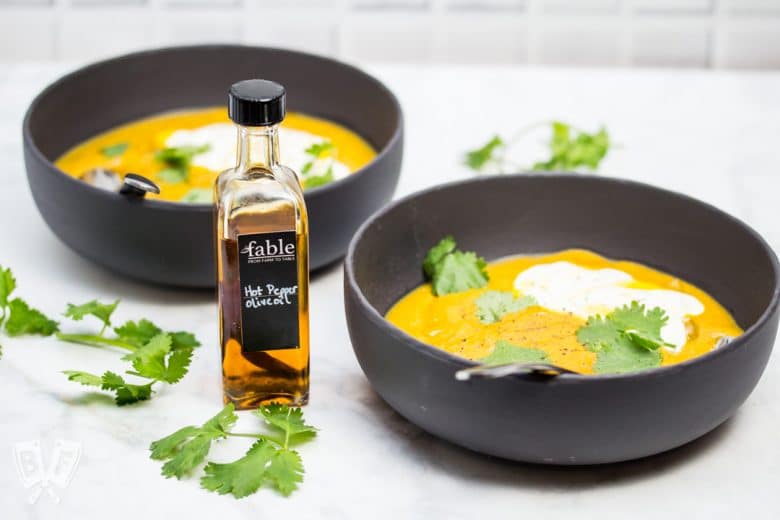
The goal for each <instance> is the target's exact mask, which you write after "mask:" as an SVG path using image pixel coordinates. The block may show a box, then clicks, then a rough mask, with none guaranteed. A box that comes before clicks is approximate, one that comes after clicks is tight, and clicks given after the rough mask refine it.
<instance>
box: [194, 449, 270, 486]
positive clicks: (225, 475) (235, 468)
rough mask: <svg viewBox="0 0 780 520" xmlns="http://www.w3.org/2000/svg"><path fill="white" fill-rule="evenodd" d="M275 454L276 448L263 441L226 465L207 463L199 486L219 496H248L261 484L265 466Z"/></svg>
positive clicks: (264, 474)
mask: <svg viewBox="0 0 780 520" xmlns="http://www.w3.org/2000/svg"><path fill="white" fill-rule="evenodd" d="M275 453H276V448H275V447H274V446H273V445H272V444H271V443H269V442H268V441H265V440H262V439H261V440H258V441H257V442H255V443H254V444H253V445H252V447H251V448H249V451H248V452H247V453H246V455H244V456H243V457H241V458H240V459H238V460H236V461H235V462H230V463H228V464H217V463H215V462H209V463H208V464H206V467H205V468H204V470H203V471H204V472H205V473H206V474H205V475H204V476H203V478H201V479H200V485H201V486H202V487H203V488H204V489H208V490H209V491H216V492H217V493H219V494H220V495H226V494H228V493H230V494H232V495H233V496H234V497H236V498H243V497H245V496H249V495H251V494H252V493H254V492H255V491H257V490H258V489H260V486H261V485H262V484H263V480H264V479H265V476H266V471H267V466H268V464H269V463H270V461H271V459H272V458H273V456H274V454H275Z"/></svg>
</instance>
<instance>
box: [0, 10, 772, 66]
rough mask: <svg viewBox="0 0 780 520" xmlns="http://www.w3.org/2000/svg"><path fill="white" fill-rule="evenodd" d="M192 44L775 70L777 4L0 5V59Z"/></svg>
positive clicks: (341, 54)
mask: <svg viewBox="0 0 780 520" xmlns="http://www.w3.org/2000/svg"><path fill="white" fill-rule="evenodd" d="M197 42H236V43H247V44H257V45H273V46H282V47H289V48H294V49H300V50H305V51H309V52H315V53H320V54H325V55H329V56H335V57H338V58H342V59H346V60H352V61H360V62H399V63H477V64H491V63H495V64H512V63H530V64H553V65H581V66H607V67H610V66H615V67H626V66H643V67H696V68H707V67H712V68H738V69H780V0H0V61H25V60H70V61H84V60H91V59H97V58H103V57H106V56H110V55H113V54H119V53H123V52H129V51H133V50H138V49H145V48H150V47H155V46H161V45H175V44H192V43H197Z"/></svg>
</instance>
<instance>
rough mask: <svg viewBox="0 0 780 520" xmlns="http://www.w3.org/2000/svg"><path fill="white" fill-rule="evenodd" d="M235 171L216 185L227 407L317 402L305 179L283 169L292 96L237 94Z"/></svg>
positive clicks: (258, 84) (263, 85)
mask: <svg viewBox="0 0 780 520" xmlns="http://www.w3.org/2000/svg"><path fill="white" fill-rule="evenodd" d="M228 100H229V109H228V112H229V115H230V118H231V119H232V120H233V122H234V123H235V124H236V125H237V127H238V149H237V155H238V158H237V161H236V166H235V168H233V169H230V170H227V171H225V172H223V173H222V174H220V175H219V177H218V178H217V182H216V184H215V197H214V200H215V201H216V218H215V220H216V223H215V227H216V241H217V251H216V253H217V277H218V279H217V283H218V298H219V321H220V343H221V347H222V382H223V390H224V401H225V403H229V402H232V403H234V404H235V406H236V408H237V409H247V408H256V407H257V406H259V405H261V404H268V403H271V402H274V403H283V404H290V405H296V406H298V405H303V404H306V402H307V401H308V398H309V229H308V220H307V215H306V206H305V204H304V200H303V191H302V189H301V185H300V181H299V180H298V176H297V175H296V174H295V172H293V171H292V170H291V169H290V168H287V167H286V166H283V165H281V164H280V163H279V123H281V121H282V120H283V119H284V114H285V92H284V88H283V87H282V86H281V85H279V84H277V83H274V82H271V81H265V80H247V81H241V82H239V83H236V84H234V85H233V86H232V87H231V88H230V92H229V96H228Z"/></svg>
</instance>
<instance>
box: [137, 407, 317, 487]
mask: <svg viewBox="0 0 780 520" xmlns="http://www.w3.org/2000/svg"><path fill="white" fill-rule="evenodd" d="M254 414H255V415H256V416H257V417H259V418H261V419H262V420H263V422H264V423H265V425H266V432H264V433H234V432H233V431H232V429H233V426H234V425H235V423H236V421H237V420H238V417H237V415H236V413H235V409H234V406H233V405H232V404H228V405H227V406H225V408H223V409H222V410H221V411H220V412H219V413H218V414H217V415H215V416H214V417H212V418H211V419H209V420H208V421H206V422H205V423H204V424H203V425H202V426H185V427H184V428H181V429H180V430H177V431H176V432H174V433H172V434H171V435H169V436H167V437H163V438H162V439H160V440H158V441H155V442H153V443H152V444H151V446H150V447H149V449H150V451H151V455H150V457H151V458H152V459H154V460H159V461H165V463H164V464H163V467H162V475H163V476H165V477H166V478H171V477H175V478H177V479H181V478H184V477H185V476H188V475H190V474H192V473H193V472H194V470H195V468H197V467H198V466H200V465H201V464H202V463H203V462H204V461H205V460H206V457H207V455H208V453H209V450H210V449H211V445H212V443H213V442H214V441H219V440H224V439H227V438H229V437H248V438H251V439H254V440H255V442H254V443H253V444H252V446H251V447H250V448H249V450H248V451H247V452H246V454H245V455H244V456H243V457H241V458H239V459H237V460H235V461H232V462H227V463H218V462H213V461H209V462H208V463H207V464H206V465H205V467H204V468H203V473H204V474H203V475H202V476H201V479H200V483H201V487H203V488H204V489H207V490H209V491H214V492H216V493H219V494H220V495H226V494H231V495H233V496H234V497H235V498H243V497H246V496H249V495H251V494H253V493H255V492H257V491H258V490H259V489H260V488H261V487H263V486H268V487H271V488H273V489H275V490H276V491H278V492H279V493H281V494H282V495H284V496H288V495H290V494H291V493H292V492H293V491H295V490H296V489H297V488H298V485H299V484H300V483H301V482H303V474H304V468H303V462H302V460H301V456H300V454H299V453H298V452H297V451H295V450H294V449H292V448H293V447H294V446H297V445H299V444H301V443H303V442H305V441H308V440H310V439H312V438H313V437H314V436H316V434H317V430H316V429H315V428H313V427H312V426H310V425H308V424H306V422H305V421H304V419H303V412H302V411H301V409H300V408H290V407H288V406H285V405H275V404H272V405H269V406H262V407H260V408H259V409H258V410H256V411H255V412H254Z"/></svg>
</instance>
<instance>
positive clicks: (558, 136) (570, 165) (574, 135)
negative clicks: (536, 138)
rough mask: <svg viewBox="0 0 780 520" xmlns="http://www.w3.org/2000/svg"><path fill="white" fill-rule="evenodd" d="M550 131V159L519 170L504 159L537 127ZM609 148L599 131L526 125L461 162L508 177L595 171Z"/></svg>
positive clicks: (551, 124) (557, 123)
mask: <svg viewBox="0 0 780 520" xmlns="http://www.w3.org/2000/svg"><path fill="white" fill-rule="evenodd" d="M548 125H549V127H550V132H551V138H550V141H549V143H548V146H549V153H550V156H549V157H548V158H546V159H544V160H540V161H536V162H534V163H533V165H531V166H530V168H529V167H528V166H522V165H519V164H514V163H512V162H511V161H510V160H509V159H508V155H509V151H510V150H511V149H512V147H513V146H515V145H516V144H518V143H519V142H520V141H521V140H522V138H524V137H526V136H527V135H528V134H529V133H530V132H531V131H532V130H535V129H537V128H539V127H540V126H548ZM610 146H611V141H610V137H609V133H608V132H607V130H606V128H604V127H601V128H600V129H599V130H598V131H596V132H593V133H588V132H586V131H584V130H579V129H576V128H574V127H573V126H572V125H570V124H568V123H563V122H561V121H550V122H544V123H537V124H534V125H530V126H528V127H526V128H525V129H523V130H522V131H520V132H519V133H518V134H517V135H516V136H515V137H514V138H513V139H505V138H503V137H501V136H499V135H495V136H493V137H492V138H491V139H490V140H489V141H488V142H487V143H485V144H484V145H482V146H481V147H479V148H476V149H474V150H470V151H468V152H466V154H465V156H464V158H463V162H464V164H465V165H466V166H468V167H469V168H471V169H472V170H474V171H477V172H484V171H494V172H495V173H508V172H509V171H510V170H518V171H519V170H527V169H530V170H533V171H582V170H584V171H596V170H598V167H599V165H600V164H601V161H602V160H603V159H604V157H606V156H607V153H608V152H609V149H610Z"/></svg>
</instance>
